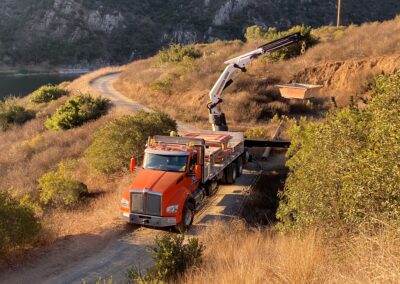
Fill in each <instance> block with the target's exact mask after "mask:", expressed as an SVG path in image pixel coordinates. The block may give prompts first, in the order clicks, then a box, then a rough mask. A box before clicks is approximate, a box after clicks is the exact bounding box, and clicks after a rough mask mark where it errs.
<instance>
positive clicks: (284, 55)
mask: <svg viewBox="0 0 400 284" xmlns="http://www.w3.org/2000/svg"><path fill="white" fill-rule="evenodd" d="M311 31H312V28H311V27H308V26H304V25H303V26H294V27H292V28H291V29H289V30H287V31H278V30H277V29H276V28H268V29H263V28H262V27H259V26H250V27H248V28H247V29H246V33H245V38H246V40H248V41H252V40H257V41H261V40H263V41H265V42H269V41H272V40H276V39H279V38H281V37H283V36H287V35H290V34H293V33H296V32H300V34H301V35H302V36H303V37H304V41H305V43H306V48H309V47H311V46H313V45H315V44H316V43H317V40H316V38H315V37H313V36H312V34H311ZM300 53H301V46H300V45H299V44H293V45H291V46H288V47H285V48H282V49H280V50H277V51H274V52H272V53H271V54H270V55H269V57H270V58H271V59H273V60H275V61H279V60H286V59H289V58H292V57H295V56H298V55H300Z"/></svg>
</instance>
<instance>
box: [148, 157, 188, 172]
mask: <svg viewBox="0 0 400 284" xmlns="http://www.w3.org/2000/svg"><path fill="white" fill-rule="evenodd" d="M186 163H187V156H186V155H185V156H172V155H159V154H151V153H146V154H145V156H144V162H143V168H145V169H150V170H159V171H168V172H184V171H185V169H186Z"/></svg>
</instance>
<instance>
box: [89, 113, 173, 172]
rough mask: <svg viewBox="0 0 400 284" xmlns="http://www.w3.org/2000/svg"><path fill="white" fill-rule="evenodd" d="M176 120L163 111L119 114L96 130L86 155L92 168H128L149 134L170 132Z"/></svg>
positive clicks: (140, 154)
mask: <svg viewBox="0 0 400 284" xmlns="http://www.w3.org/2000/svg"><path fill="white" fill-rule="evenodd" d="M176 130H177V129H176V122H175V121H174V120H172V119H171V118H169V117H168V116H166V115H164V114H162V113H146V112H139V113H137V114H136V115H135V116H128V115H126V116H122V117H120V118H117V119H114V120H112V121H110V122H109V123H107V124H106V125H104V126H103V127H101V128H100V129H99V130H97V131H96V132H95V134H94V139H93V142H92V144H91V145H90V146H89V147H88V148H87V150H86V151H85V157H86V158H87V159H88V161H89V165H90V167H91V168H92V169H94V170H97V171H100V172H102V173H105V174H113V173H115V172H121V171H127V170H128V169H129V167H128V166H129V164H128V162H127V161H128V160H129V159H130V158H131V157H141V156H142V155H143V151H144V146H145V144H146V141H147V139H148V137H149V136H154V135H169V133H170V132H171V131H176Z"/></svg>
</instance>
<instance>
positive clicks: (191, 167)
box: [189, 154, 197, 172]
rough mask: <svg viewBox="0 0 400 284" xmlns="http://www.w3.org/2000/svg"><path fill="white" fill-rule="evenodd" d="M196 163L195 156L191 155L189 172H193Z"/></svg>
mask: <svg viewBox="0 0 400 284" xmlns="http://www.w3.org/2000/svg"><path fill="white" fill-rule="evenodd" d="M196 163H197V154H195V155H193V156H192V158H190V166H189V171H190V172H193V171H194V167H195V166H196Z"/></svg>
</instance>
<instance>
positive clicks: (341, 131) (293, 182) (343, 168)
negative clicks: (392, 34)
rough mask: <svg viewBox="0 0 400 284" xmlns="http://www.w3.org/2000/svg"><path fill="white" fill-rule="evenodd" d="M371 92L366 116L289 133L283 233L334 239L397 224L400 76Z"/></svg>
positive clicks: (338, 117) (336, 115)
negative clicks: (321, 231) (315, 230)
mask: <svg viewBox="0 0 400 284" xmlns="http://www.w3.org/2000/svg"><path fill="white" fill-rule="evenodd" d="M374 90H375V91H374V93H373V94H372V96H373V98H372V99H371V100H370V102H369V103H368V104H367V106H366V107H365V109H363V110H360V109H357V108H355V107H349V108H345V109H341V110H337V111H332V112H331V113H330V114H329V115H328V117H327V118H326V120H324V121H320V122H319V121H317V122H307V121H302V122H301V123H300V125H299V126H296V127H294V128H293V129H292V130H291V133H290V134H291V137H292V139H291V141H292V144H291V147H290V149H289V151H288V156H289V157H290V160H289V161H288V163H287V165H288V166H289V169H290V173H289V176H288V179H287V180H286V185H285V191H284V192H283V195H282V201H281V203H280V207H279V211H278V218H280V220H281V221H282V224H281V225H282V226H283V227H284V228H285V229H289V228H290V229H292V228H296V229H307V228H310V227H315V226H317V227H323V228H325V229H326V230H330V231H332V232H333V231H334V232H336V233H338V232H340V230H342V229H345V230H350V231H352V230H355V231H358V230H360V229H362V228H363V227H365V228H369V229H371V228H374V225H377V224H379V223H381V222H382V223H384V224H394V225H398V224H399V223H400V212H399V209H400V195H399V190H400V188H399V184H400V183H399V181H400V170H399V168H398V161H397V160H398V157H399V156H400V145H399V140H400V131H399V129H400V117H399V113H400V99H399V98H400V72H397V73H395V74H393V75H391V76H388V77H384V76H381V77H378V79H377V83H376V84H375V87H374Z"/></svg>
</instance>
